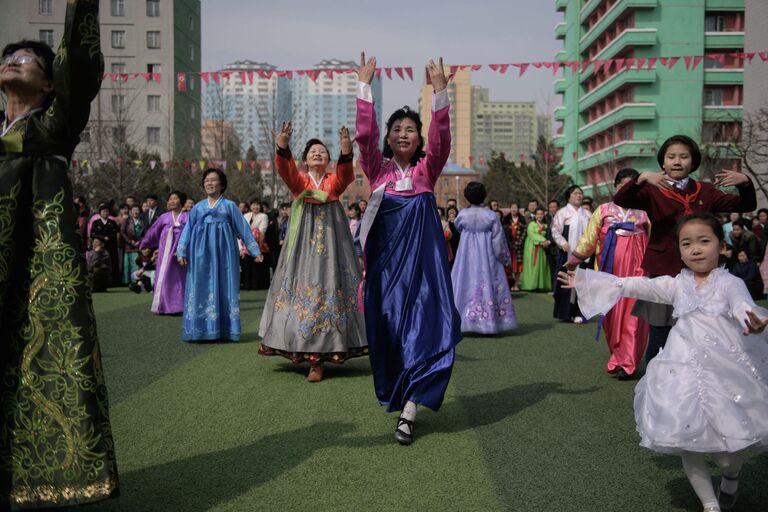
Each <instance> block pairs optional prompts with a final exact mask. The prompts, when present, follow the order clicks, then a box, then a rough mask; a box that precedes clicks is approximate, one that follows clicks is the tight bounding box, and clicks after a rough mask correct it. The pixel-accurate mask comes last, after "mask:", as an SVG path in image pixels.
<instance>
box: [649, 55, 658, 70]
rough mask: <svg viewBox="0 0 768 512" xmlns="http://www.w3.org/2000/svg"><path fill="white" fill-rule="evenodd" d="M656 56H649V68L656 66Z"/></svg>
mask: <svg viewBox="0 0 768 512" xmlns="http://www.w3.org/2000/svg"><path fill="white" fill-rule="evenodd" d="M656 60H657V59H656V57H649V58H648V69H653V68H654V66H656Z"/></svg>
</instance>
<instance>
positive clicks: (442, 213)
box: [437, 206, 446, 218]
mask: <svg viewBox="0 0 768 512" xmlns="http://www.w3.org/2000/svg"><path fill="white" fill-rule="evenodd" d="M437 213H438V214H439V215H440V218H443V217H445V216H446V215H445V208H443V207H442V206H438V207H437Z"/></svg>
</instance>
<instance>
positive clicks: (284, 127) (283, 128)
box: [272, 121, 293, 149]
mask: <svg viewBox="0 0 768 512" xmlns="http://www.w3.org/2000/svg"><path fill="white" fill-rule="evenodd" d="M291 135H293V125H292V124H291V122H290V121H283V122H282V123H280V131H277V132H276V131H274V130H272V137H274V139H275V144H277V147H279V148H280V149H288V144H290V142H291Z"/></svg>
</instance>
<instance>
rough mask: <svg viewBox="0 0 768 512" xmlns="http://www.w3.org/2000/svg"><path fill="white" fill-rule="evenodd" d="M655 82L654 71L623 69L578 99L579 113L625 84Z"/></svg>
mask: <svg viewBox="0 0 768 512" xmlns="http://www.w3.org/2000/svg"><path fill="white" fill-rule="evenodd" d="M655 81H656V70H655V69H624V70H622V71H620V72H619V73H616V74H615V75H613V76H612V77H611V78H609V79H608V80H606V81H605V82H603V83H602V84H600V85H599V86H598V87H596V88H595V89H592V90H591V91H589V93H587V94H585V95H584V96H582V97H581V98H579V112H584V111H585V110H587V109H588V108H589V107H591V106H592V105H594V104H595V103H597V102H598V101H600V100H602V99H603V98H605V97H606V96H608V95H609V94H611V93H612V92H614V91H615V90H617V89H619V88H620V87H622V86H624V85H626V84H652V83H653V82H655Z"/></svg>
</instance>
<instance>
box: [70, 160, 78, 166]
mask: <svg viewBox="0 0 768 512" xmlns="http://www.w3.org/2000/svg"><path fill="white" fill-rule="evenodd" d="M71 164H72V168H76V167H77V160H72V162H71Z"/></svg>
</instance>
